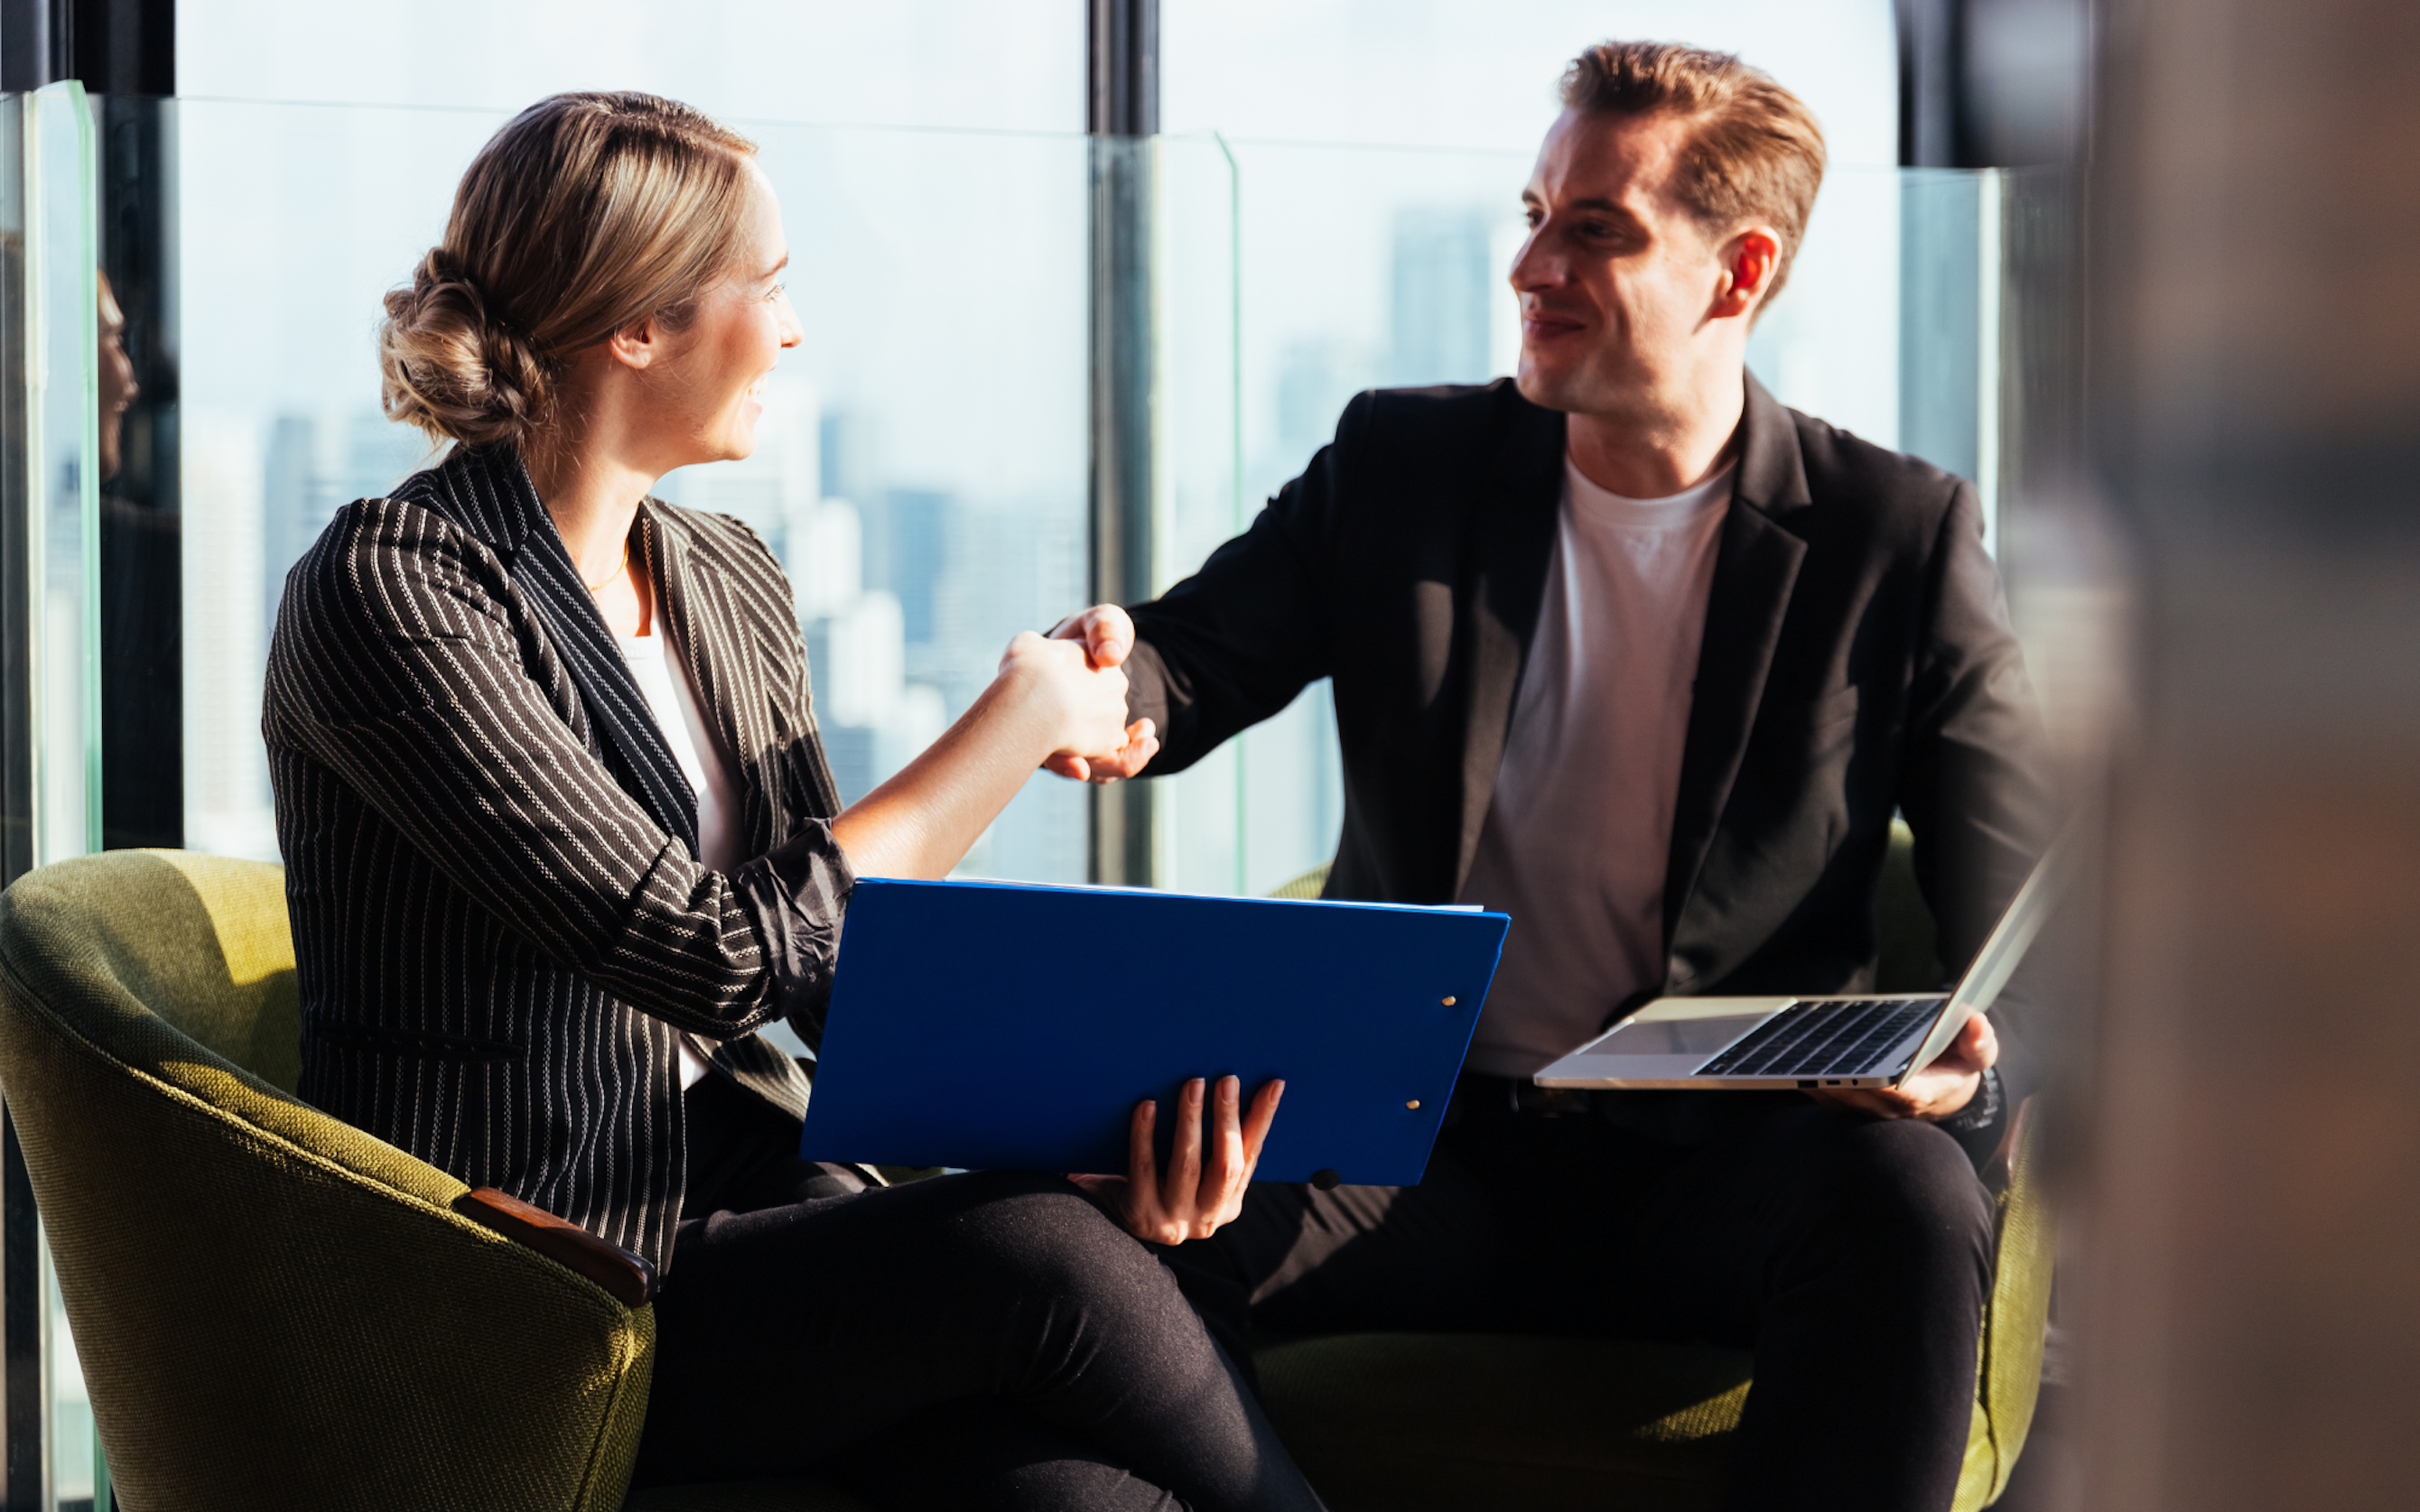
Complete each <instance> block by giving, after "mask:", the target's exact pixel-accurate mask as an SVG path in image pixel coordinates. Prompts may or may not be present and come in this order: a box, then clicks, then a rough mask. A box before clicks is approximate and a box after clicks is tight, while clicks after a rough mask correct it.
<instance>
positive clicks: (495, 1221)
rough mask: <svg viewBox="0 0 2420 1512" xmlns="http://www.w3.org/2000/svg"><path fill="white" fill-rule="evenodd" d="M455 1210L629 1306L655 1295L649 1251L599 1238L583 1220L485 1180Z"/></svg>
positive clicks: (455, 1200)
mask: <svg viewBox="0 0 2420 1512" xmlns="http://www.w3.org/2000/svg"><path fill="white" fill-rule="evenodd" d="M454 1211H456V1212H458V1213H460V1214H461V1215H462V1216H463V1217H465V1218H468V1219H470V1220H471V1221H472V1222H473V1223H474V1224H477V1225H479V1226H480V1227H484V1228H492V1229H494V1230H495V1231H496V1232H497V1233H500V1234H502V1235H504V1237H505V1238H506V1239H509V1240H511V1241H512V1242H515V1243H517V1244H526V1245H528V1246H529V1247H530V1248H531V1249H534V1250H535V1251H537V1252H538V1253H539V1254H540V1255H543V1256H545V1257H547V1258H548V1259H550V1260H552V1261H554V1262H555V1263H556V1264H557V1265H560V1266H563V1267H564V1268H565V1269H566V1270H571V1271H577V1272H579V1273H581V1274H582V1275H584V1276H586V1277H587V1278H588V1279H589V1280H591V1281H594V1282H596V1283H597V1285H598V1286H600V1287H603V1288H605V1289H606V1290H607V1291H609V1292H611V1293H612V1294H613V1298H614V1300H615V1301H617V1302H619V1303H621V1304H622V1305H624V1306H625V1307H637V1306H640V1305H642V1304H646V1303H649V1302H653V1301H654V1300H655V1296H656V1286H657V1276H656V1268H655V1266H654V1264H653V1263H651V1262H650V1261H649V1260H648V1259H647V1257H645V1256H644V1255H635V1254H633V1253H631V1252H630V1251H628V1250H626V1249H624V1248H623V1247H622V1246H621V1245H619V1244H616V1243H614V1242H613V1241H612V1240H610V1239H600V1238H598V1237H597V1235H595V1234H592V1233H590V1232H589V1231H588V1230H587V1229H585V1228H582V1227H580V1226H579V1225H578V1224H572V1223H566V1222H564V1221H563V1220H562V1219H560V1218H558V1217H556V1216H555V1215H554V1214H552V1213H551V1212H549V1211H546V1210H545V1209H544V1208H535V1207H532V1206H531V1205H530V1204H528V1203H526V1202H523V1201H522V1200H521V1199H520V1198H519V1197H516V1196H506V1195H505V1194H504V1193H502V1192H499V1191H497V1190H496V1189H495V1188H494V1187H492V1186H483V1187H478V1188H475V1189H474V1190H472V1191H469V1192H465V1193H463V1194H462V1195H461V1196H458V1197H456V1198H455V1199H454Z"/></svg>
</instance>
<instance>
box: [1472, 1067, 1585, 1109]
mask: <svg viewBox="0 0 2420 1512" xmlns="http://www.w3.org/2000/svg"><path fill="white" fill-rule="evenodd" d="M1596 1102H1597V1097H1596V1094H1595V1093H1594V1092H1592V1091H1590V1090H1589V1089H1588V1088H1583V1087H1541V1086H1539V1085H1538V1084H1537V1083H1536V1082H1534V1081H1532V1080H1530V1079H1529V1078H1528V1077H1527V1076H1490V1075H1488V1074H1486V1073H1485V1072H1476V1071H1466V1072H1463V1073H1462V1077H1461V1079H1460V1080H1459V1081H1457V1082H1455V1083H1454V1085H1453V1107H1452V1111H1453V1112H1454V1113H1455V1114H1459V1115H1462V1116H1464V1117H1477V1118H1520V1119H1584V1118H1587V1117H1589V1116H1590V1115H1591V1114H1593V1113H1594V1112H1595V1111H1596Z"/></svg>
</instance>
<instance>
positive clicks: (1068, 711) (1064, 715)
mask: <svg viewBox="0 0 2420 1512" xmlns="http://www.w3.org/2000/svg"><path fill="white" fill-rule="evenodd" d="M998 686H999V687H1001V689H1002V690H1003V692H1004V693H1005V694H1006V695H1007V696H1008V697H1009V698H1011V699H1012V700H1014V701H1015V702H1016V704H1017V705H1018V707H1019V708H1020V709H1022V710H1023V711H1024V712H1025V713H1026V715H1027V716H1028V717H1031V718H1032V719H1034V720H1036V721H1038V722H1039V727H1040V728H1041V729H1042V730H1043V731H1044V732H1045V735H1044V738H1045V739H1047V741H1048V742H1049V744H1050V755H1049V756H1048V757H1047V758H1046V761H1045V763H1044V764H1047V765H1049V766H1050V767H1051V768H1052V769H1053V770H1062V769H1063V768H1064V766H1066V765H1068V764H1074V765H1077V766H1082V765H1084V764H1086V763H1087V761H1088V760H1106V759H1117V760H1121V761H1123V760H1125V759H1126V756H1127V753H1129V752H1131V751H1133V750H1134V749H1135V748H1138V747H1147V748H1148V749H1145V750H1144V751H1143V753H1142V756H1141V758H1140V760H1136V761H1134V765H1136V766H1138V767H1140V765H1141V764H1142V763H1143V762H1144V761H1148V760H1149V759H1150V751H1151V750H1156V749H1158V748H1159V742H1158V741H1156V740H1155V739H1153V738H1152V730H1151V721H1150V720H1148V719H1138V720H1136V721H1135V722H1134V723H1133V724H1132V725H1128V724H1127V723H1126V674H1125V673H1124V672H1122V671H1118V670H1117V669H1116V668H1114V667H1103V666H1097V665H1095V664H1094V661H1093V660H1092V658H1091V657H1090V656H1087V655H1086V654H1085V649H1084V647H1083V645H1082V644H1081V643H1080V642H1078V641H1073V640H1046V639H1044V638H1043V637H1041V636H1038V635H1035V634H1034V633H1033V632H1032V631H1031V630H1028V631H1025V632H1024V633H1022V634H1020V635H1018V636H1017V638H1016V640H1011V641H1010V642H1009V643H1008V650H1007V652H1006V653H1005V654H1004V655H1003V656H1001V658H1000V681H999V685H998Z"/></svg>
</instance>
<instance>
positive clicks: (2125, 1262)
mask: <svg viewBox="0 0 2420 1512" xmlns="http://www.w3.org/2000/svg"><path fill="white" fill-rule="evenodd" d="M2100 46H2101V49H2102V55H2101V64H2102V68H2101V79H2100V85H2101V90H2100V95H2099V99H2098V101H2097V105H2096V109H2095V112H2094V131H2095V137H2096V140H2095V144H2094V149H2093V150H2094V158H2095V161H2096V167H2095V169H2094V175H2095V177H2094V185H2093V210H2092V214H2093V219H2094V230H2093V275H2092V276H2093V280H2094V287H2093V302H2092V315H2091V328H2092V331H2093V332H2094V341H2095V349H2094V369H2093V373H2094V376H2093V382H2094V391H2093V393H2094V405H2093V416H2092V424H2091V432H2090V440H2089V448H2090V461H2091V464H2092V469H2093V473H2094V475H2095V476H2096V477H2097V479H2098V481H2099V484H2100V486H2101V487H2102V489H2103V490H2105V496H2106V500H2107V503H2108V505H2109V509H2110V514H2111V516H2112V517H2113V518H2114V520H2115V522H2116V524H2117V526H2118V530H2119V532H2120V533H2121V534H2122V535H2123V536H2124V537H2125V538H2126V539H2127V542H2128V545H2129V548H2130V551H2131V555H2132V559H2133V563H2134V564H2135V602H2136V604H2137V605H2138V612H2137V614H2136V617H2135V625H2134V629H2135V635H2136V638H2137V642H2136V643H2137V654H2136V656H2135V657H2134V664H2133V672H2134V677H2135V680H2136V686H2135V692H2134V696H2133V699H2132V701H2131V715H2132V728H2131V731H2130V732H2129V733H2127V734H2126V735H2125V737H2124V738H2123V742H2122V747H2121V751H2120V755H2119V758H2118V764H2117V767H2116V771H2115V774H2114V782H2113V784H2112V788H2111V808H2112V827H2111V831H2110V857H2109V859H2110V867H2109V874H2108V886H2109V913H2108V926H2107V927H2108V941H2107V955H2106V963H2107V968H2106V977H2105V983H2104V989H2103V992H2102V1005H2101V1022H2100V1026H2099V1034H2098V1043H2097V1045H2096V1046H2095V1047H2094V1052H2095V1053H2094V1059H2095V1062H2096V1064H2097V1067H2098V1070H2097V1074H2096V1077H2095V1085H2094V1088H2093V1091H2092V1093H2091V1095H2090V1099H2089V1105H2088V1107H2087V1109H2086V1126H2085V1131H2084V1132H2085V1134H2086V1139H2087V1141H2088V1144H2087V1147H2086V1148H2087V1149H2088V1150H2089V1155H2088V1158H2087V1160H2086V1165H2085V1167H2084V1172H2083V1174H2084V1177H2085V1180H2086V1199H2087V1200H2086V1204H2085V1210H2084V1213H2083V1216H2084V1217H2085V1218H2086V1223H2087V1228H2088V1238H2087V1244H2086V1250H2087V1254H2088V1263H2087V1265H2086V1268H2085V1272H2084V1274H2083V1275H2082V1277H2081V1279H2082V1280H2083V1282H2084V1283H2085V1285H2084V1288H2083V1294H2082V1301H2083V1304H2084V1309H2085V1311H2084V1317H2083V1319H2082V1320H2083V1323H2084V1329H2083V1337H2082V1345H2083V1352H2084V1375H2083V1378H2082V1381H2081V1386H2082V1389H2083V1391H2084V1393H2085V1399H2084V1400H2083V1401H2082V1402H2081V1403H2080V1404H2079V1406H2080V1407H2081V1409H2082V1411H2081V1412H2079V1413H2078V1414H2077V1421H2079V1422H2080V1423H2083V1424H2085V1425H2086V1430H2085V1432H2086V1442H2085V1444H2084V1473H2083V1486H2082V1497H2081V1503H2082V1504H2083V1505H2086V1506H2090V1507H2095V1508H2102V1507H2106V1508H2124V1509H2126V1512H2165V1509H2185V1508H2191V1509H2193V1512H2224V1509H2228V1508H2239V1507H2241V1508H2253V1507H2261V1508H2269V1507H2282V1506H2313V1507H2317V1506H2331V1507H2335V1506H2342V1507H2351V1506H2388V1505H2402V1504H2408V1503H2409V1502H2410V1501H2411V1499H2412V1493H2411V1491H2410V1489H2409V1482H2410V1479H2411V1469H2410V1464H2409V1455H2408V1453H2407V1452H2406V1448H2405V1443H2404V1435H2405V1433H2407V1432H2408V1430H2409V1425H2410V1424H2411V1423H2412V1421H2414V1420H2415V1418H2420V1375H2415V1373H2414V1372H2413V1370H2412V1360H2413V1359H2414V1358H2420V1288H2415V1287H2414V1286H2413V1284H2412V1273H2413V1262H2412V1255H2413V1253H2414V1251H2415V1249H2420V1216H2415V1214H2414V1211H2413V1208H2412V1204H2411V1203H2410V1202H2409V1201H2408V1200H2407V1199H2406V1197H2407V1193H2408V1191H2409V1188H2410V1183H2411V1180H2412V1171H2413V1170H2414V1169H2415V1168H2420V1088H2414V1087H2413V1086H2412V1082H2411V1081H2410V1079H2409V1078H2408V1077H2405V1076H2399V1075H2379V1074H2375V1073H2373V1072H2374V1070H2385V1069H2388V1068H2394V1069H2397V1070H2399V1069H2400V1068H2402V1067H2404V1066H2406V1065H2409V1064H2410V1063H2412V1061H2413V1060H2414V1059H2415V1058H2420V1014H2415V1013H2414V1012H2413V1011H2412V996H2413V984H2414V981H2415V979H2420V612H2415V605H2416V604H2420V509H2415V508H2414V507H2413V504H2414V500H2413V495H2414V492H2415V490H2420V424H2415V422H2414V419H2413V417H2414V416H2415V415H2420V289H2415V288H2414V286H2413V285H2412V281H2411V279H2410V278H2409V277H2408V276H2407V274H2406V273H2405V271H2404V269H2403V267H2402V264H2403V261H2404V256H2405V253H2404V249H2405V248H2407V247H2408V246H2410V245H2411V244H2412V240H2413V239H2414V234H2415V232H2420V183H2415V180H2414V178H2413V177H2412V173H2411V167H2410V165H2411V163H2412V162H2413V161H2414V157H2415V154H2420V87H2415V85H2420V7H2414V6H2412V5H2411V4H2410V3H2409V0H2202V3H2192V4H2189V3H2184V0H2141V3H2134V4H2125V5H2112V6H2110V7H2108V8H2107V9H2106V10H2105V12H2104V14H2103V17H2102V31H2101V39H2100Z"/></svg>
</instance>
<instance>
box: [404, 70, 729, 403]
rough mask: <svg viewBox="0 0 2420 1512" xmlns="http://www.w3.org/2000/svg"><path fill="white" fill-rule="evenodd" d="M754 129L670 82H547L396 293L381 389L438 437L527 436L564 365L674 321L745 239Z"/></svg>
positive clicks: (467, 180) (472, 178) (458, 196)
mask: <svg viewBox="0 0 2420 1512" xmlns="http://www.w3.org/2000/svg"><path fill="white" fill-rule="evenodd" d="M755 151H756V147H755V144H754V143H752V142H751V141H749V140H748V139H747V138H746V137H744V136H741V135H739V134H738V133H737V132H735V131H730V130H729V129H727V128H725V127H723V126H721V125H720V124H718V123H717V122H716V121H715V120H714V119H713V118H712V117H710V116H706V114H705V113H704V112H702V111H699V110H695V109H692V108H691V107H690V106H688V105H684V104H682V103H680V102H679V101H678V100H665V99H663V98H662V97H660V96H658V95H644V94H637V93H631V92H620V93H583V94H566V95H552V96H550V97H548V98H547V99H545V100H539V101H538V102H537V103H536V104H535V105H532V106H531V107H530V108H529V109H527V110H525V111H522V112H521V113H520V115H519V116H514V117H513V118H512V119H511V120H509V121H507V122H505V123H504V129H503V130H501V131H498V132H497V133H496V134H495V135H494V136H493V137H491V138H489V141H488V145H487V146H485V147H481V148H480V149H479V155H478V156H477V157H476V158H473V160H472V161H471V166H470V167H469V168H468V169H466V170H465V171H464V172H463V175H462V182H461V185H460V187H459V188H458V189H456V190H455V192H454V212H453V214H452V215H451V216H450V217H448V218H447V220H446V223H445V237H444V239H443V240H442V241H440V242H439V243H438V244H437V245H436V246H435V247H434V248H432V249H431V250H430V251H429V253H428V255H427V256H426V257H423V258H422V259H421V260H420V267H419V268H418V270H415V271H414V272H413V274H412V279H411V283H410V284H408V285H404V286H402V287H399V288H396V289H393V290H391V291H389V292H388V294H387V296H386V319H385V321H384V322H383V323H381V324H380V328H379V369H380V380H379V397H380V405H381V406H382V407H383V408H384V409H385V410H386V413H387V418H389V419H390V420H396V421H400V422H402V423H404V424H410V425H417V426H418V427H420V428H421V429H422V430H424V431H426V432H427V433H428V435H429V436H430V437H431V438H433V439H436V440H455V441H460V442H462V443H463V444H464V445H467V446H486V445H489V444H492V443H495V442H500V441H501V442H509V443H511V444H513V445H515V446H526V445H527V443H528V442H529V440H530V438H531V437H532V435H533V434H534V433H536V432H541V431H544V430H546V429H547V428H548V427H549V426H551V424H553V423H554V421H555V419H556V416H555V409H556V401H557V395H558V390H559V389H560V388H561V386H562V380H563V375H564V371H565V365H566V363H568V362H569V361H570V360H571V359H572V358H573V357H575V356H576V355H578V354H579V353H581V352H582V351H585V350H587V349H589V348H590V347H595V346H596V345H597V343H599V342H601V341H603V340H605V339H606V338H607V337H609V336H611V335H613V333H614V332H617V331H624V330H628V328H629V327H631V326H633V325H636V324H637V323H638V322H640V321H642V320H646V319H650V318H653V319H658V320H661V321H664V322H666V323H667V324H669V325H671V326H674V327H678V326H679V325H681V324H682V323H683V322H684V321H686V319H687V318H688V317H689V316H690V313H691V312H692V311H693V310H694V308H695V305H696V301H697V299H698V296H699V295H701V294H703V293H704V292H705V291H706V289H707V288H708V287H709V286H711V285H713V284H714V283H715V282H716V281H717V280H718V279H721V278H722V277H723V276H725V274H726V273H727V272H728V271H729V270H730V268H731V266H732V264H733V263H734V262H735V261H736V260H737V258H738V257H739V256H740V255H741V253H742V252H743V250H744V249H745V247H746V245H747V242H748V237H749V234H750V230H751V226H752V213H753V212H752V207H753V205H754V194H755V190H754V187H753V178H752V166H751V162H750V160H751V159H752V157H753V156H754V154H755Z"/></svg>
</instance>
